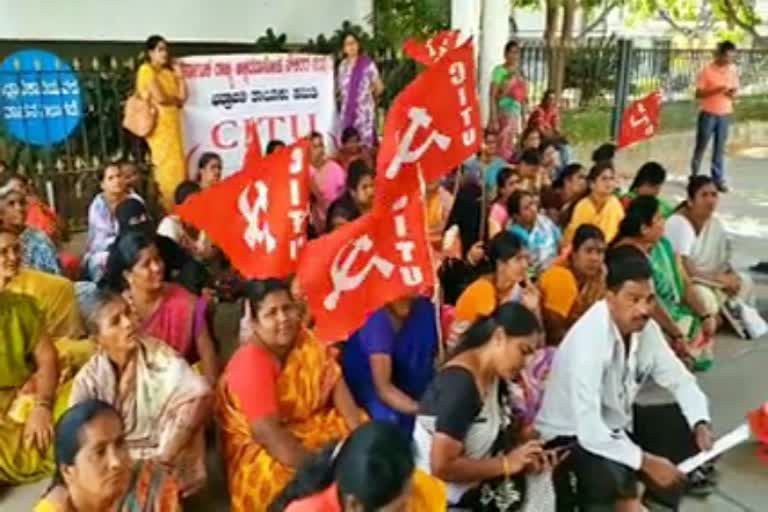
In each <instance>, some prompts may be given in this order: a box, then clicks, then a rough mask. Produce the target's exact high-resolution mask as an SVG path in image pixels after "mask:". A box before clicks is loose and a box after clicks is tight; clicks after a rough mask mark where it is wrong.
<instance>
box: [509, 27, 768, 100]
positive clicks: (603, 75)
mask: <svg viewBox="0 0 768 512" xmlns="http://www.w3.org/2000/svg"><path fill="white" fill-rule="evenodd" d="M549 51H556V52H557V51H559V52H563V51H566V50H562V49H555V50H547V49H546V48H545V47H544V46H543V45H542V44H541V43H540V42H538V43H523V45H522V52H521V69H522V72H523V74H524V76H525V77H526V80H527V81H528V84H529V98H530V101H531V102H534V103H536V102H538V101H540V100H541V97H542V96H543V94H544V92H545V91H546V89H547V88H548V84H549V69H548V66H547V55H548V52H549ZM712 56H713V55H712V51H711V50H678V49H671V48H632V49H631V50H630V53H629V62H628V63H627V66H626V69H627V70H628V74H629V76H628V77H626V78H627V80H628V82H629V99H636V98H639V97H642V96H644V95H646V94H648V93H650V92H652V91H654V90H656V89H660V90H661V91H662V94H663V98H664V101H693V100H694V92H695V88H696V76H697V75H698V73H699V71H700V70H701V69H702V68H703V67H704V66H705V65H706V64H707V63H708V62H710V61H711V60H712ZM619 59H620V51H619V41H618V40H616V39H614V38H610V37H609V38H604V39H592V40H587V41H586V42H584V43H583V44H581V45H579V46H577V47H575V48H571V49H568V50H567V53H566V65H565V84H564V85H565V87H564V91H563V97H562V107H563V108H564V109H566V110H568V109H586V108H601V107H603V108H608V107H613V105H614V104H615V86H616V84H617V83H618V82H619V79H620V77H619V73H620V70H621V69H622V66H621V65H620V62H619ZM737 64H738V67H739V77H740V81H741V88H740V90H739V94H740V95H758V94H768V81H766V80H765V77H766V76H768V50H765V49H761V50H739V52H738V54H737Z"/></svg>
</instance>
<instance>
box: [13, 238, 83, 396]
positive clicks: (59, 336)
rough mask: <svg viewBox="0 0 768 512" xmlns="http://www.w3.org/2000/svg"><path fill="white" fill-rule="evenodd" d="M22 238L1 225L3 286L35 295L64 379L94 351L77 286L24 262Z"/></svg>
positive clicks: (68, 377)
mask: <svg viewBox="0 0 768 512" xmlns="http://www.w3.org/2000/svg"><path fill="white" fill-rule="evenodd" d="M21 255H22V247H21V241H20V240H19V237H18V235H17V234H16V233H14V232H12V231H9V230H5V229H2V228H0V267H2V268H0V275H2V279H0V290H7V291H10V292H14V293H18V294H21V295H26V296H29V297H31V298H32V299H33V300H34V301H35V305H36V306H37V308H38V309H39V310H40V313H41V315H42V316H41V318H42V321H43V324H44V326H45V327H44V329H45V331H46V334H48V335H49V336H50V337H51V340H53V342H54V345H55V346H56V350H57V351H58V353H59V370H60V372H61V380H62V381H65V380H68V379H70V378H71V377H73V376H74V373H75V372H76V371H77V369H78V368H79V367H80V366H82V365H83V364H84V363H85V361H87V360H88V358H89V357H90V356H91V354H92V353H93V351H94V345H93V343H91V342H89V341H86V340H79V339H78V338H79V337H80V336H81V335H82V334H83V328H82V321H81V318H80V309H79V307H78V304H77V299H76V296H75V287H74V285H73V284H72V282H71V281H70V280H68V279H66V278H64V277H60V276H56V275H53V274H48V273H46V272H39V271H37V270H32V269H30V268H26V267H23V266H21V261H22V256H21Z"/></svg>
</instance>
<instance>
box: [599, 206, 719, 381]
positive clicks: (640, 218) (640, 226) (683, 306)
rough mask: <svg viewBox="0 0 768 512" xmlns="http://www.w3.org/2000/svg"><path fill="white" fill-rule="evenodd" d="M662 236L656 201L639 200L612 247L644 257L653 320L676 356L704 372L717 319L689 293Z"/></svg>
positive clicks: (630, 211)
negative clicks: (632, 248)
mask: <svg viewBox="0 0 768 512" xmlns="http://www.w3.org/2000/svg"><path fill="white" fill-rule="evenodd" d="M663 235H664V217H663V216H662V212H661V208H660V206H659V201H658V199H656V198H655V197H653V196H639V197H637V198H635V199H634V200H633V201H632V202H631V203H630V204H629V207H628V208H627V214H626V217H624V220H622V222H621V225H620V227H619V234H618V236H617V237H616V240H615V241H614V246H619V245H632V246H635V247H637V248H638V249H640V250H641V251H643V252H644V253H645V254H647V255H648V259H649V261H650V262H651V268H652V270H653V284H654V288H655V289H656V299H657V301H656V303H657V307H656V308H655V309H654V312H653V314H652V316H653V319H654V320H656V322H657V323H658V324H659V326H661V328H662V330H663V331H664V332H665V333H666V335H667V336H668V337H669V339H670V340H671V341H672V346H673V348H674V349H675V351H676V352H677V353H678V355H680V356H681V357H682V358H683V359H684V360H687V362H688V363H690V364H692V366H693V369H694V370H697V371H704V370H707V369H709V368H710V367H711V366H712V357H713V348H714V335H715V331H716V330H717V319H716V318H715V317H714V316H713V315H710V314H708V313H707V308H706V307H705V305H704V304H703V303H702V302H701V301H700V300H699V299H698V296H697V295H696V294H695V293H693V288H692V287H691V286H690V285H689V284H690V283H689V281H688V277H687V275H686V274H685V272H684V270H683V267H682V265H681V262H680V260H679V259H678V258H677V256H676V255H675V253H674V251H673V250H672V244H670V242H669V240H667V239H666V238H664V236H663Z"/></svg>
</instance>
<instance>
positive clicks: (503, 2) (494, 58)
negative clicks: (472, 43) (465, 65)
mask: <svg viewBox="0 0 768 512" xmlns="http://www.w3.org/2000/svg"><path fill="white" fill-rule="evenodd" d="M509 12H510V7H509V0H484V1H483V6H482V13H481V17H480V22H481V23H480V35H481V38H480V43H479V45H478V46H479V48H480V59H479V61H480V65H479V66H478V73H479V75H480V76H479V78H480V79H479V81H478V83H479V84H480V91H479V92H480V106H481V111H482V114H483V124H484V125H485V123H487V122H488V109H489V107H488V98H489V94H490V90H491V71H492V70H493V67H494V66H496V65H497V64H500V63H501V62H502V61H503V60H504V45H505V44H506V43H507V40H508V39H509Z"/></svg>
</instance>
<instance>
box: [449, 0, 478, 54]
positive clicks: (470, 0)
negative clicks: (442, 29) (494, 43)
mask: <svg viewBox="0 0 768 512" xmlns="http://www.w3.org/2000/svg"><path fill="white" fill-rule="evenodd" d="M481 5H482V0H451V28H453V29H456V30H459V31H461V33H462V34H463V35H464V36H465V37H469V36H472V37H474V38H475V45H476V46H475V48H476V49H477V48H478V46H477V41H478V37H479V35H480V11H481Z"/></svg>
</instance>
